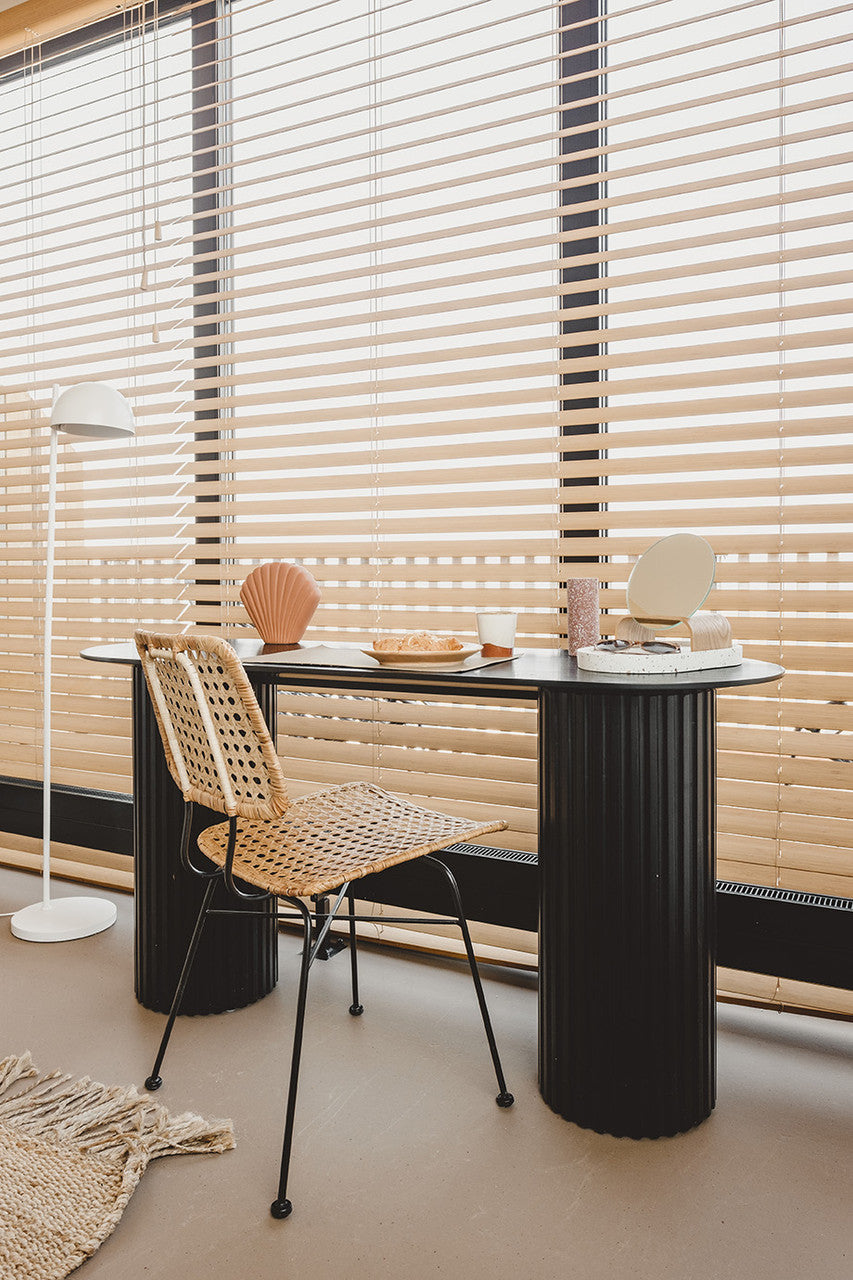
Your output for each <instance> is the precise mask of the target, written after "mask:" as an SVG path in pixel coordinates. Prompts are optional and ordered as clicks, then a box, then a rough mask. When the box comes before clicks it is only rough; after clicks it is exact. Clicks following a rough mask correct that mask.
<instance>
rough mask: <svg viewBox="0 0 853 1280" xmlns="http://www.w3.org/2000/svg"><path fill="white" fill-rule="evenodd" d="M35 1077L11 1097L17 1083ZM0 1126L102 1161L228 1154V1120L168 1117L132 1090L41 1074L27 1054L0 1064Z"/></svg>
mask: <svg viewBox="0 0 853 1280" xmlns="http://www.w3.org/2000/svg"><path fill="white" fill-rule="evenodd" d="M34 1076H35V1077H37V1078H36V1079H35V1080H34V1082H33V1083H31V1084H30V1085H28V1087H27V1088H25V1089H21V1090H18V1091H16V1092H14V1093H10V1089H11V1088H12V1086H13V1085H14V1084H15V1083H16V1082H18V1081H20V1080H25V1079H29V1080H31V1079H32V1077H34ZM0 1122H2V1123H3V1124H7V1125H9V1126H10V1127H11V1128H14V1129H15V1130H16V1131H17V1132H19V1133H21V1134H22V1135H26V1136H27V1137H30V1138H41V1139H45V1140H48V1141H51V1142H57V1143H68V1144H72V1145H73V1146H75V1147H76V1148H77V1149H78V1150H83V1151H88V1152H91V1153H93V1154H97V1155H99V1156H103V1157H104V1158H106V1159H112V1160H121V1159H124V1158H125V1157H126V1156H128V1155H129V1154H140V1155H145V1156H147V1158H148V1159H151V1160H153V1159H156V1158H157V1157H159V1156H169V1155H180V1154H183V1153H187V1154H190V1153H194V1152H218V1151H229V1150H231V1148H232V1147H233V1146H234V1132H233V1128H232V1126H231V1122H230V1121H229V1120H204V1119H202V1117H201V1116H198V1115H194V1114H192V1113H191V1112H185V1113H184V1114H183V1115H179V1116H171V1115H170V1114H169V1112H168V1111H167V1110H166V1109H165V1107H162V1106H160V1105H159V1103H156V1102H153V1101H152V1100H151V1099H149V1098H147V1097H145V1096H140V1094H139V1093H137V1091H136V1089H135V1088H134V1087H133V1086H132V1085H131V1086H121V1085H115V1086H108V1085H104V1084H99V1083H98V1082H97V1081H95V1080H91V1079H90V1078H89V1077H88V1076H84V1077H83V1079H81V1080H76V1081H75V1080H74V1078H73V1077H72V1076H64V1075H61V1074H60V1073H59V1072H58V1071H52V1072H48V1073H46V1074H44V1075H41V1076H39V1074H38V1071H37V1070H36V1068H35V1067H34V1065H33V1062H32V1058H31V1056H30V1054H28V1053H26V1054H22V1055H21V1056H20V1057H18V1058H16V1057H9V1058H5V1059H4V1060H3V1061H2V1062H0Z"/></svg>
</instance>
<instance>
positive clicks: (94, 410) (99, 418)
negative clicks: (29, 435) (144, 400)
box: [50, 382, 135, 440]
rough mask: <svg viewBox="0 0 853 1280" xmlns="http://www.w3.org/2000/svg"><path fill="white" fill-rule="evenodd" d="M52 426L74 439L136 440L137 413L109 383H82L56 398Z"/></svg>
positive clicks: (51, 417) (52, 413) (51, 420)
mask: <svg viewBox="0 0 853 1280" xmlns="http://www.w3.org/2000/svg"><path fill="white" fill-rule="evenodd" d="M50 425H51V426H52V427H56V428H57V429H58V430H59V431H66V432H67V433H68V434H69V435H72V436H86V437H89V438H91V439H98V440H106V439H109V438H110V437H111V436H132V435H133V433H134V430H135V426H134V421H133V411H132V410H131V407H130V405H129V404H128V402H127V400H126V399H125V397H124V396H123V395H122V394H121V392H120V391H118V390H116V388H115V387H111V386H110V385H109V383H106V382H78V383H77V385H76V386H73V387H66V389H65V390H64V391H62V392H60V394H59V395H58V396H57V397H56V400H55V401H54V405H53V409H52V410H51V415H50Z"/></svg>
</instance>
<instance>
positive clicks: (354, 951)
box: [347, 889, 364, 1018]
mask: <svg viewBox="0 0 853 1280" xmlns="http://www.w3.org/2000/svg"><path fill="white" fill-rule="evenodd" d="M347 901H348V903H349V916H350V920H349V956H350V968H351V969H352V1004H351V1005H350V1007H349V1011H350V1013H351V1014H352V1016H353V1017H354V1018H357V1017H359V1015H360V1014H362V1013H364V1005H362V1004H359V1000H358V948H357V938H356V928H355V920H354V919H353V916H354V915H355V892H354V891H353V890H352V889H348V890H347Z"/></svg>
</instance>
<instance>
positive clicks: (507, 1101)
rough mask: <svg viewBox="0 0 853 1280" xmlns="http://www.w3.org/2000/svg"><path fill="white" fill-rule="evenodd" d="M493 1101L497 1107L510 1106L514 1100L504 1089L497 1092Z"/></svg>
mask: <svg viewBox="0 0 853 1280" xmlns="http://www.w3.org/2000/svg"><path fill="white" fill-rule="evenodd" d="M495 1102H496V1103H497V1104H498V1106H499V1107H511V1106H512V1104H513V1103H514V1102H515V1098H514V1097H513V1096H512V1094H511V1093H507V1091H506V1090H504V1091H503V1093H499V1094H498V1096H497V1097H496V1098H495Z"/></svg>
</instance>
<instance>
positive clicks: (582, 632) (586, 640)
mask: <svg viewBox="0 0 853 1280" xmlns="http://www.w3.org/2000/svg"><path fill="white" fill-rule="evenodd" d="M566 588H567V600H568V622H567V630H568V636H569V653H571V654H576V653H577V651H578V649H582V648H583V647H584V646H585V645H588V644H595V643H596V642H597V641H598V640H599V638H600V636H599V629H598V628H599V611H598V579H597V578H569V580H568V582H567V583H566Z"/></svg>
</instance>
